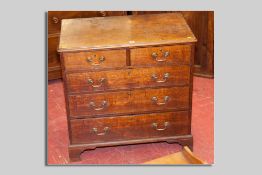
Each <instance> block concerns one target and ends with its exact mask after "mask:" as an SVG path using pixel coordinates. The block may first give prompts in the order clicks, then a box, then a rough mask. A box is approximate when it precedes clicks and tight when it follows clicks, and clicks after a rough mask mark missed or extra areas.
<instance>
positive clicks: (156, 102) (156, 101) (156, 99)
mask: <svg viewBox="0 0 262 175" xmlns="http://www.w3.org/2000/svg"><path fill="white" fill-rule="evenodd" d="M169 99H170V97H169V96H165V97H164V101H163V102H158V98H157V97H152V102H153V103H155V104H157V105H165V104H167V102H168V101H169Z"/></svg>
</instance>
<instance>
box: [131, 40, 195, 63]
mask: <svg viewBox="0 0 262 175" xmlns="http://www.w3.org/2000/svg"><path fill="white" fill-rule="evenodd" d="M191 47H192V46H191V45H174V46H163V47H148V48H137V49H131V51H130V54H131V55H130V57H131V65H132V66H138V67H139V66H156V65H175V64H187V65H188V64H190V59H191Z"/></svg>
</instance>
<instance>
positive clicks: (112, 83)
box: [66, 66, 190, 93]
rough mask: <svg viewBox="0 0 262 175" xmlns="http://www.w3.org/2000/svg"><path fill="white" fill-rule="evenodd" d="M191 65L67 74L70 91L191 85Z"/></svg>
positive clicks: (101, 90) (85, 91) (86, 91)
mask: <svg viewBox="0 0 262 175" xmlns="http://www.w3.org/2000/svg"><path fill="white" fill-rule="evenodd" d="M189 80H190V67H189V66H166V67H151V68H137V69H123V70H112V71H99V72H84V73H68V74H66V81H67V84H68V86H67V89H68V92H69V93H74V92H76V93H80V92H84V93H92V92H103V91H112V90H125V89H131V88H145V87H148V88H150V87H156V86H176V85H178V86H183V85H189Z"/></svg>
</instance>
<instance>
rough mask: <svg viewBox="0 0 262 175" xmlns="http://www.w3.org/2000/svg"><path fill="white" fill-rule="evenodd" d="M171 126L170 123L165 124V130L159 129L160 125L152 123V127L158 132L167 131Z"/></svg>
mask: <svg viewBox="0 0 262 175" xmlns="http://www.w3.org/2000/svg"><path fill="white" fill-rule="evenodd" d="M168 125H169V122H165V123H164V128H158V124H157V123H152V127H153V128H154V129H155V130H157V131H164V130H166V129H167V126H168Z"/></svg>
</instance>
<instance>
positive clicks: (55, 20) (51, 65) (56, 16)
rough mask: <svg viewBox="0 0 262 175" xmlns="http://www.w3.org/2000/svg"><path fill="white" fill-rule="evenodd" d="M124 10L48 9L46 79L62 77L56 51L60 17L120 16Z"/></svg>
mask: <svg viewBox="0 0 262 175" xmlns="http://www.w3.org/2000/svg"><path fill="white" fill-rule="evenodd" d="M126 14H127V12H126V11H48V14H47V20H48V22H47V23H48V80H53V79H58V78H61V77H62V70H61V63H60V61H59V54H58V52H57V49H58V44H59V36H60V30H61V20H62V19H73V18H89V17H99V16H100V17H105V16H119V15H120V16H121V15H126Z"/></svg>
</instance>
